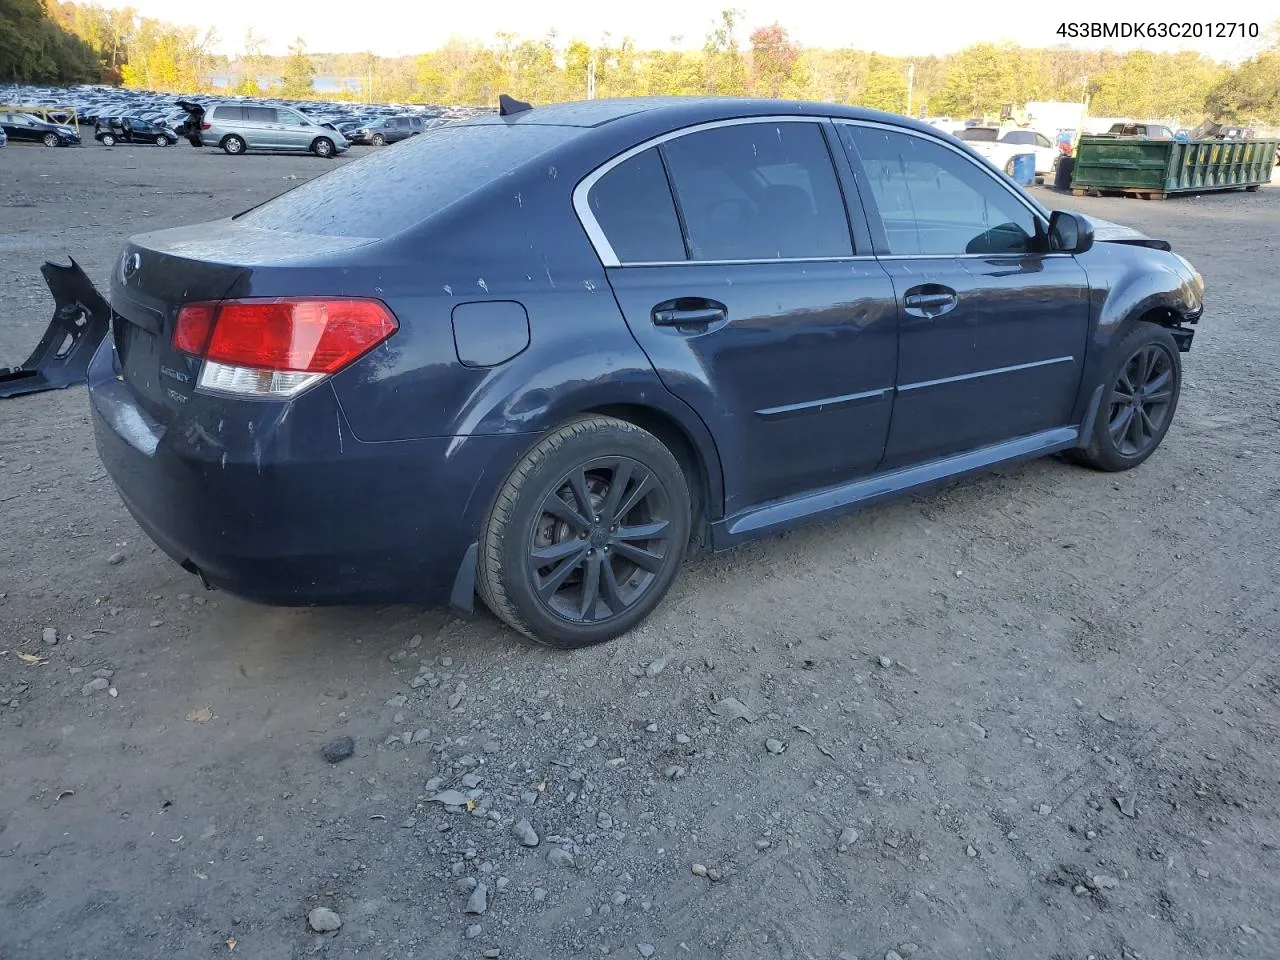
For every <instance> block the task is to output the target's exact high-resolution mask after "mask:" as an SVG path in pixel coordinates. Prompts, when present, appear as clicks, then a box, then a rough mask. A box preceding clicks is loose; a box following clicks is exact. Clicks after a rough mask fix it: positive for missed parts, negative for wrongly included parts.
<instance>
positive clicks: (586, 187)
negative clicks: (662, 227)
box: [573, 116, 875, 267]
mask: <svg viewBox="0 0 1280 960" xmlns="http://www.w3.org/2000/svg"><path fill="white" fill-rule="evenodd" d="M770 123H811V124H814V125H816V126H817V127H818V128H819V131H820V132H821V133H822V134H823V139H824V141H825V142H826V146H827V158H828V160H829V161H830V162H831V165H832V172H833V174H834V175H835V177H836V182H837V185H838V187H839V188H840V191H841V193H842V194H844V192H845V183H844V180H843V178H842V177H841V176H840V161H841V159H842V157H841V156H839V155H838V154H836V153H835V149H834V147H833V146H832V144H831V142H830V138H829V137H827V136H826V133H827V131H826V127H827V125H828V124H829V123H830V118H829V117H823V116H804V117H796V116H759V117H733V118H731V119H728V120H712V121H710V122H707V123H698V124H694V125H693V126H688V127H681V128H680V129H678V130H670V131H668V132H666V133H664V134H660V135H658V136H656V137H651V138H649V139H648V140H645V141H644V142H643V143H639V144H637V145H636V146H634V147H630V148H628V149H627V150H624V151H623V152H622V153H620V154H618V155H617V156H615V157H613V158H611V159H609V160H606V161H605V162H604V163H602V164H601V165H600V166H598V167H596V168H595V169H594V170H592V171H591V172H590V173H589V174H587V175H586V176H585V177H583V178H582V180H581V181H579V182H578V185H577V186H576V187H574V189H573V209H574V212H575V213H577V215H578V221H579V222H580V223H581V224H582V228H583V230H585V231H586V233H587V238H588V239H589V240H590V241H591V245H592V246H593V247H594V248H595V251H596V255H597V256H599V257H600V262H601V263H602V264H604V266H606V267H622V266H626V267H670V266H685V265H688V266H704V267H705V266H708V265H712V264H766V263H775V264H776V263H831V262H836V263H843V262H847V261H851V260H874V259H875V256H874V255H871V254H859V253H857V252H856V250H857V246H856V242H857V240H858V231H856V230H855V229H854V227H853V224H852V223H850V222H849V220H850V217H851V216H852V214H853V211H852V210H851V204H850V200H851V199H852V198H850V197H848V196H845V197H844V210H843V216H844V218H845V224H846V226H847V227H848V228H849V232H850V244H851V245H853V248H854V250H855V253H853V254H852V255H851V256H840V257H769V258H768V259H760V260H755V259H753V260H693V259H686V260H663V261H656V260H655V261H630V260H628V261H623V260H620V259H619V257H618V255H617V253H615V252H614V249H613V245H612V244H611V243H610V242H609V238H608V237H607V236H605V233H604V230H603V228H602V227H601V226H600V224H599V222H598V221H597V220H596V218H595V214H594V213H593V212H592V210H591V205H590V203H589V195H590V193H591V188H592V187H594V186H595V185H596V183H597V182H598V181H599V180H600V179H601V178H602V177H604V175H605V174H607V173H608V172H609V171H610V170H612V169H614V167H617V166H619V165H621V164H623V163H625V162H626V161H628V160H630V159H631V158H632V157H634V156H636V155H637V154H640V153H643V152H644V151H646V150H648V149H649V148H651V147H659V148H660V147H661V146H662V144H664V143H668V142H669V141H672V140H676V139H679V138H680V137H684V136H688V135H689V134H693V133H699V132H701V131H703V130H714V129H717V128H719V127H733V126H741V125H743V124H770ZM658 153H659V155H660V156H662V154H663V153H664V151H662V150H661V149H659V151H658ZM663 169H664V170H666V172H667V185H668V187H669V188H672V198H673V200H677V202H676V215H677V217H681V218H682V217H683V213H682V211H681V209H680V205H679V202H678V199H677V198H676V195H675V190H674V187H673V186H672V184H671V173H670V170H668V169H667V163H666V157H665V156H664V157H663ZM684 232H685V231H684V225H683V221H682V223H681V233H682V234H683V233H684ZM685 239H686V253H687V252H688V249H687V240H688V238H687V237H686V238H685Z"/></svg>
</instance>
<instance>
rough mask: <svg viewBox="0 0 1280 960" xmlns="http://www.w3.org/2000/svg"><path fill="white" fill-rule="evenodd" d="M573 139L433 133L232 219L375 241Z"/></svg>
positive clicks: (508, 132)
mask: <svg viewBox="0 0 1280 960" xmlns="http://www.w3.org/2000/svg"><path fill="white" fill-rule="evenodd" d="M580 132H581V131H579V130H576V129H574V128H572V127H539V126H533V125H527V126H526V125H519V126H517V125H507V124H501V123H499V124H493V125H489V126H470V125H468V126H462V125H456V126H454V125H448V126H443V127H436V128H435V129H433V130H428V131H426V132H425V133H422V134H420V135H419V136H416V137H412V138H410V139H408V140H405V141H403V142H401V143H398V144H396V145H395V146H394V147H390V148H388V149H386V150H383V151H380V152H378V153H375V154H372V155H370V156H367V157H364V158H363V159H360V160H356V161H353V162H351V163H348V164H346V165H344V166H342V167H339V168H338V169H337V170H333V171H331V172H329V173H326V174H324V175H323V176H320V177H317V178H316V179H314V180H311V181H309V182H307V183H304V184H302V185H301V186H298V187H296V188H294V189H293V190H290V191H289V192H288V193H285V194H283V195H281V196H279V197H277V198H276V199H274V200H270V201H268V202H267V203H265V204H263V205H262V206H260V207H256V208H254V209H253V210H249V211H247V212H245V213H243V214H241V215H240V216H239V217H238V218H237V219H238V220H239V221H240V222H242V223H245V224H247V225H251V226H254V227H259V228H261V229H264V230H280V231H283V232H285V233H318V234H323V235H325V236H331V237H367V238H371V239H381V238H382V237H387V236H390V235H392V234H394V233H399V232H400V231H401V230H406V229H408V228H409V227H412V226H413V225H415V224H417V223H421V222H422V221H423V220H425V219H426V218H427V217H430V216H432V215H434V214H436V213H439V212H440V211H441V210H443V209H444V208H445V207H447V206H449V205H450V204H451V203H453V202H455V201H457V200H460V199H462V198H463V197H465V196H467V195H468V194H470V193H472V192H474V191H475V190H478V189H479V188H481V187H483V186H484V185H485V184H487V183H489V182H490V181H491V180H494V179H496V178H498V177H500V176H503V175H504V174H506V173H508V172H509V171H511V170H514V169H515V168H516V167H519V166H521V165H523V164H524V163H527V162H528V161H530V160H532V159H533V158H535V157H536V156H538V155H539V154H541V153H544V152H546V151H547V150H550V149H552V148H553V147H556V146H558V145H560V144H561V143H564V142H565V141H566V140H568V139H569V138H571V137H573V136H574V135H576V134H577V133H580ZM566 189H567V188H566Z"/></svg>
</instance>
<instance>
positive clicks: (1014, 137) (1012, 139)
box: [1000, 130, 1036, 144]
mask: <svg viewBox="0 0 1280 960" xmlns="http://www.w3.org/2000/svg"><path fill="white" fill-rule="evenodd" d="M1000 139H1001V140H1003V141H1004V142H1005V143H1016V144H1032V143H1035V142H1036V138H1035V134H1033V133H1029V132H1028V131H1026V130H1010V131H1009V132H1008V133H1006V134H1005V135H1004V136H1003V137H1001V138H1000Z"/></svg>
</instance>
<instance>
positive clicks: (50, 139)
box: [40, 133, 61, 147]
mask: <svg viewBox="0 0 1280 960" xmlns="http://www.w3.org/2000/svg"><path fill="white" fill-rule="evenodd" d="M40 141H41V142H42V143H43V144H44V145H45V146H46V147H56V146H58V145H59V143H61V141H60V140H58V135H57V134H56V133H46V134H45V135H44V136H43V137H41V138H40Z"/></svg>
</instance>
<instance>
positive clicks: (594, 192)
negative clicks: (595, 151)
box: [587, 147, 685, 263]
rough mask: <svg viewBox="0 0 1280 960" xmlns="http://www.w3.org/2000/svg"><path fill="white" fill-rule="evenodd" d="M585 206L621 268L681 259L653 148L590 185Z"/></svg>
mask: <svg viewBox="0 0 1280 960" xmlns="http://www.w3.org/2000/svg"><path fill="white" fill-rule="evenodd" d="M587 204H588V205H589V206H590V207H591V213H592V214H593V215H594V216H595V218H596V223H598V224H599V225H600V229H601V230H603V231H604V235H605V237H606V238H608V240H609V245H610V246H611V247H613V252H614V253H615V254H616V255H617V257H618V260H619V262H621V263H655V262H664V261H672V260H684V259H685V250H684V239H683V238H682V237H681V235H680V221H679V219H678V218H677V217H676V205H675V202H674V201H673V200H672V198H671V188H670V186H669V185H668V184H667V174H666V172H665V171H664V170H663V169H662V158H661V157H660V156H659V155H658V148H657V147H650V148H649V149H648V150H645V151H644V152H643V153H638V154H636V155H635V156H634V157H631V158H630V159H628V160H624V161H623V162H622V163H620V164H618V165H617V166H616V167H614V168H613V169H612V170H610V171H609V172H608V173H606V174H605V175H604V176H603V177H601V178H600V179H599V180H597V181H596V183H595V185H594V186H592V188H591V192H590V193H589V194H587Z"/></svg>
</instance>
